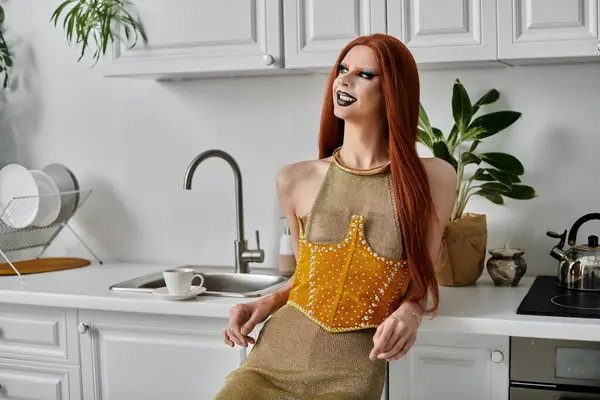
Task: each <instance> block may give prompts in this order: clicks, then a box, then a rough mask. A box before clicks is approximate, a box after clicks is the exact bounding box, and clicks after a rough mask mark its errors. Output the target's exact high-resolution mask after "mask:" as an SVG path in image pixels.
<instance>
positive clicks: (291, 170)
mask: <svg viewBox="0 0 600 400" xmlns="http://www.w3.org/2000/svg"><path fill="white" fill-rule="evenodd" d="M323 164H324V162H323V161H322V160H306V161H299V162H296V163H293V164H288V165H286V166H284V167H283V168H281V169H280V170H279V172H278V173H277V179H276V182H277V188H278V190H281V191H283V192H287V191H289V190H293V189H294V187H296V186H297V185H298V184H302V182H304V181H306V180H307V179H308V180H310V179H311V178H313V177H315V176H318V175H320V172H321V170H322V167H323Z"/></svg>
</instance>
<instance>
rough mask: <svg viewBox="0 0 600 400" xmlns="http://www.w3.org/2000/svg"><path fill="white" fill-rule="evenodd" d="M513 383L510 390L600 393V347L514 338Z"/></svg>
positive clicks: (577, 343)
mask: <svg viewBox="0 0 600 400" xmlns="http://www.w3.org/2000/svg"><path fill="white" fill-rule="evenodd" d="M510 381H511V386H520V387H523V386H531V387H532V388H535V389H543V388H548V389H553V388H554V389H556V390H566V391H571V392H578V391H582V392H588V393H600V343H598V342H584V341H575V340H554V339H536V338H523V337H512V338H511V341H510ZM551 398H552V399H555V398H557V397H551ZM583 398H585V397H583Z"/></svg>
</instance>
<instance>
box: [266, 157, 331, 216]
mask: <svg viewBox="0 0 600 400" xmlns="http://www.w3.org/2000/svg"><path fill="white" fill-rule="evenodd" d="M330 162H331V160H329V159H323V160H306V161H300V162H296V163H292V164H288V165H286V166H284V167H283V168H281V169H280V170H279V172H278V173H277V178H276V185H277V192H278V193H279V196H280V198H281V199H282V200H285V199H288V200H289V202H291V203H293V204H290V206H292V207H293V208H294V209H295V210H297V211H298V214H299V215H303V213H305V212H308V209H309V208H310V204H311V203H312V200H311V197H314V196H316V192H317V191H318V188H319V187H320V186H321V183H322V182H323V179H324V178H325V174H326V173H327V169H328V167H329V164H330Z"/></svg>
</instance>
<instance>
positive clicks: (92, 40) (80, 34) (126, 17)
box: [51, 0, 148, 62]
mask: <svg viewBox="0 0 600 400" xmlns="http://www.w3.org/2000/svg"><path fill="white" fill-rule="evenodd" d="M131 5H132V3H130V2H129V1H127V0H66V1H64V2H62V3H61V4H60V5H59V6H58V8H57V9H56V10H55V11H54V13H53V14H52V18H51V21H54V26H56V25H57V24H58V20H59V18H60V16H61V15H63V12H64V18H63V28H64V29H65V32H66V35H67V42H68V43H69V44H72V43H73V42H74V43H75V45H76V46H77V45H81V55H80V56H79V59H78V60H77V61H80V60H81V59H82V58H83V56H84V55H85V52H86V51H87V50H90V49H91V50H93V51H94V53H93V56H92V57H93V59H95V60H96V62H98V60H99V59H100V57H101V56H103V55H105V54H106V50H107V48H108V45H109V44H112V43H114V41H115V38H116V40H119V41H121V42H124V43H128V46H129V48H131V47H133V46H135V45H136V43H137V42H138V40H139V37H140V36H141V38H142V40H143V42H144V44H147V43H148V38H147V36H146V31H145V29H144V26H143V24H142V22H141V21H140V19H139V18H138V19H136V18H134V17H133V16H132V15H131V13H130V12H129V11H128V10H127V8H128V7H129V6H131ZM122 35H124V36H125V37H124V38H123V37H122Z"/></svg>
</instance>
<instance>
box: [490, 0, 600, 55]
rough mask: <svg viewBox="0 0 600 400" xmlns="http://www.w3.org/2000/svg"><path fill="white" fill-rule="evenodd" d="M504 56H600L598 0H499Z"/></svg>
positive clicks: (499, 27) (500, 38) (500, 46)
mask: <svg viewBox="0 0 600 400" xmlns="http://www.w3.org/2000/svg"><path fill="white" fill-rule="evenodd" d="M498 17H499V25H498V30H499V44H498V55H499V58H500V59H504V60H518V59H524V60H525V59H530V60H532V59H540V58H548V59H550V58H563V59H564V58H577V57H600V49H599V47H598V46H599V42H598V38H599V37H598V19H599V10H598V0H504V1H499V2H498Z"/></svg>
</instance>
